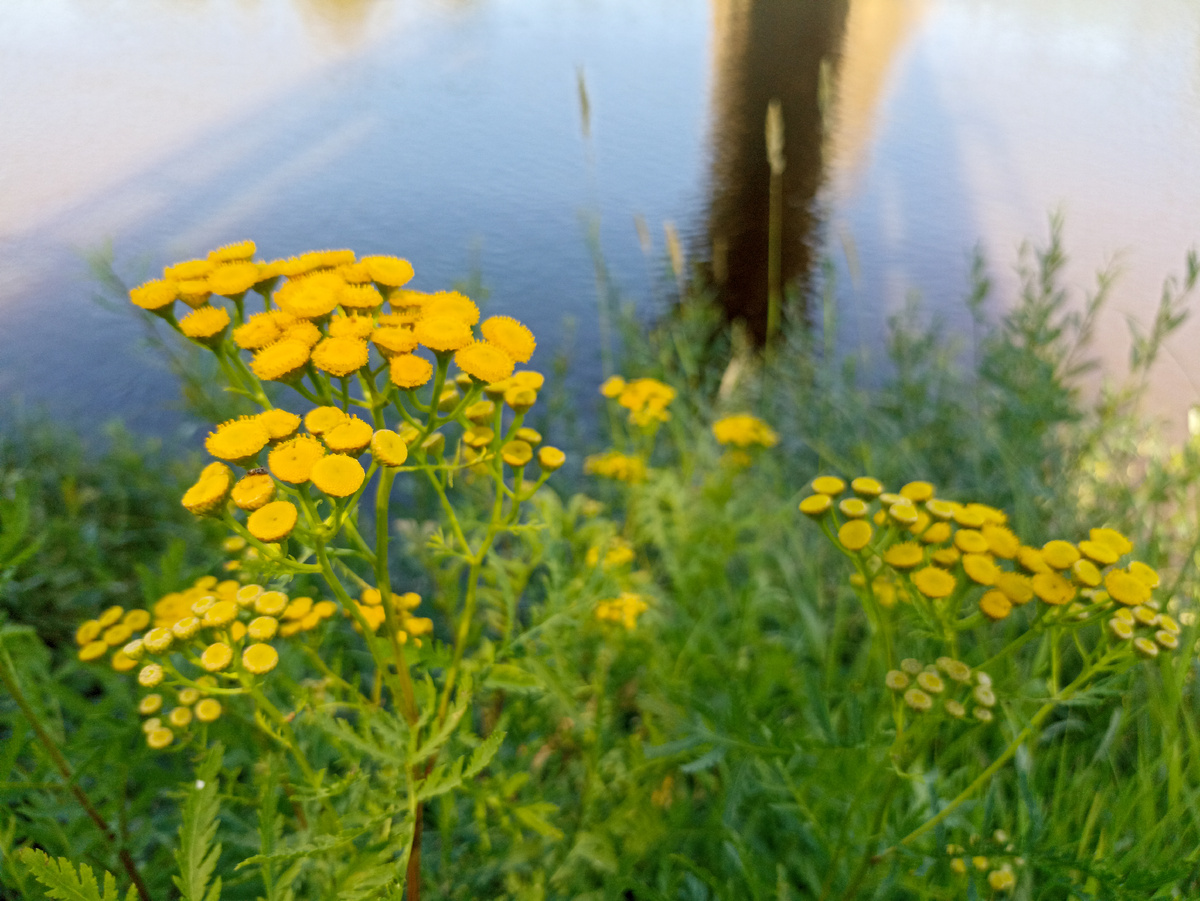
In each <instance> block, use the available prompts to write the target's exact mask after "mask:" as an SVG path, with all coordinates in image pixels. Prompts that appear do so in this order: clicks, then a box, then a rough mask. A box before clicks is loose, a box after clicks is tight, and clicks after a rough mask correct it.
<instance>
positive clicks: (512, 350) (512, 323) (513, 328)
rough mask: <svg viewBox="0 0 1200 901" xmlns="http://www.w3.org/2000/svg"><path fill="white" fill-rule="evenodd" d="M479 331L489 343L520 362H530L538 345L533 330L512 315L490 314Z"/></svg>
mask: <svg viewBox="0 0 1200 901" xmlns="http://www.w3.org/2000/svg"><path fill="white" fill-rule="evenodd" d="M479 331H480V332H482V333H483V337H484V338H485V339H486V340H487V342H488V343H489V344H493V345H495V346H496V347H498V348H500V349H501V350H502V351H504V352H505V353H506V354H507V355H508V356H510V357H512V358H513V359H514V360H516V361H517V362H518V363H528V362H529V358H530V357H532V356H533V351H534V349H535V348H536V347H537V341H536V340H535V339H534V337H533V332H531V331H530V330H529V328H528V327H527V326H525V325H523V324H522V323H520V322H518V321H517V320H515V319H513V318H512V317H510V316H489V317H488V318H487V319H485V320H484V321H483V324H482V325H481V326H480V327H479Z"/></svg>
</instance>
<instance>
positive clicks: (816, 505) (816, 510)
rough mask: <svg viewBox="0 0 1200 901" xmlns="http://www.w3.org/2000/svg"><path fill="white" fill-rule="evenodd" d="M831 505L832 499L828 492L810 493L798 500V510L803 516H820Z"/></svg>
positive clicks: (826, 511) (827, 510)
mask: <svg viewBox="0 0 1200 901" xmlns="http://www.w3.org/2000/svg"><path fill="white" fill-rule="evenodd" d="M832 507H833V499H832V498H831V497H830V496H829V495H828V494H810V495H809V496H808V497H806V498H805V499H804V500H802V501H801V502H800V512H801V513H803V514H804V515H805V516H812V517H817V516H821V515H823V514H825V513H828V512H829V510H830V509H831V508H832Z"/></svg>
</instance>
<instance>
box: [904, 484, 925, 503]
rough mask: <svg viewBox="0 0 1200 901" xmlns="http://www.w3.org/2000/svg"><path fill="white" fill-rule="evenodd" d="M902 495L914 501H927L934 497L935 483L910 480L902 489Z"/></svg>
mask: <svg viewBox="0 0 1200 901" xmlns="http://www.w3.org/2000/svg"><path fill="white" fill-rule="evenodd" d="M900 496H901V497H906V498H908V499H909V500H910V501H912V502H913V503H920V502H921V501H927V500H929V499H930V498H931V497H933V485H931V484H930V483H929V482H909V483H908V484H907V485H905V486H904V487H903V488H901V489H900Z"/></svg>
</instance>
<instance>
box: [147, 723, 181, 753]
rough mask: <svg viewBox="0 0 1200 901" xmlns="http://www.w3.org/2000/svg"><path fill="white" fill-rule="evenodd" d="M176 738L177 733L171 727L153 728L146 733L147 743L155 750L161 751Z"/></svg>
mask: <svg viewBox="0 0 1200 901" xmlns="http://www.w3.org/2000/svg"><path fill="white" fill-rule="evenodd" d="M174 740H175V733H174V732H172V731H171V730H170V729H165V728H162V727H161V726H160V727H159V728H157V729H151V730H150V731H149V732H147V733H146V744H148V745H149V746H150V747H151V748H153V749H154V750H155V751H161V750H162V749H163V748H165V747H167V745H169V744H170V743H171V742H172V741H174Z"/></svg>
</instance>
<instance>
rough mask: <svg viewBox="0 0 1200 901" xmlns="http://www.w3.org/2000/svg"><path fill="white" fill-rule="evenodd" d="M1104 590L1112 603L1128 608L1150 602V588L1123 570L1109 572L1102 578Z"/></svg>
mask: <svg viewBox="0 0 1200 901" xmlns="http://www.w3.org/2000/svg"><path fill="white" fill-rule="evenodd" d="M1104 588H1105V590H1106V591H1107V592H1108V594H1109V596H1110V597H1111V598H1112V599H1113V600H1114V601H1119V602H1120V603H1122V604H1126V605H1127V606H1130V607H1136V606H1137V605H1138V604H1144V603H1146V602H1147V601H1148V600H1150V586H1149V585H1147V584H1146V583H1145V582H1143V581H1142V580H1141V579H1138V578H1137V577H1135V576H1133V575H1131V574H1130V573H1128V572H1126V571H1125V570H1123V569H1114V570H1110V571H1109V572H1108V574H1107V575H1105V577H1104Z"/></svg>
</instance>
